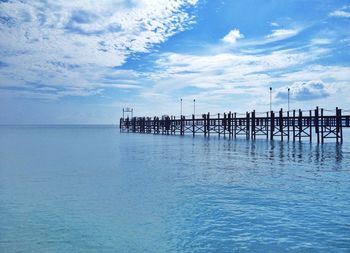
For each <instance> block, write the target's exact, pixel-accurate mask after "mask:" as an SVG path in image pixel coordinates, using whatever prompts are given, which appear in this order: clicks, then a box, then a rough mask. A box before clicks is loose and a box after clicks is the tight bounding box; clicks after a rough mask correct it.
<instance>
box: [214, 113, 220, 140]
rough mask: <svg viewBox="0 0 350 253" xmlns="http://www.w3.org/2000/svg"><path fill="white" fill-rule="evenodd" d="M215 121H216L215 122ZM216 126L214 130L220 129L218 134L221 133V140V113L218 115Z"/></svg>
mask: <svg viewBox="0 0 350 253" xmlns="http://www.w3.org/2000/svg"><path fill="white" fill-rule="evenodd" d="M214 121H215V120H214ZM215 125H216V126H215V127H214V128H216V127H217V128H218V133H219V138H220V134H221V126H222V122H220V113H218V123H217V124H215Z"/></svg>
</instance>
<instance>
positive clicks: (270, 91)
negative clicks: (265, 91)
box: [270, 87, 272, 112]
mask: <svg viewBox="0 0 350 253" xmlns="http://www.w3.org/2000/svg"><path fill="white" fill-rule="evenodd" d="M271 111H272V87H270V112H271Z"/></svg>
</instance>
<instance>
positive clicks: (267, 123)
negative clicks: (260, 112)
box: [265, 112, 270, 140]
mask: <svg viewBox="0 0 350 253" xmlns="http://www.w3.org/2000/svg"><path fill="white" fill-rule="evenodd" d="M269 122H270V120H269V112H266V119H265V126H266V139H267V140H268V139H269V131H270V128H269V124H270V123H269Z"/></svg>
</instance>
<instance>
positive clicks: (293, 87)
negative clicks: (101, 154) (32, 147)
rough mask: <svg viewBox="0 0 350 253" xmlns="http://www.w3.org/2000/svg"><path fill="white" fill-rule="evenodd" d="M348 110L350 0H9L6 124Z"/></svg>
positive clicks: (0, 2) (2, 86)
mask: <svg viewBox="0 0 350 253" xmlns="http://www.w3.org/2000/svg"><path fill="white" fill-rule="evenodd" d="M269 87H272V109H273V110H279V109H280V108H283V109H284V110H287V106H288V102H287V100H288V99H287V98H288V95H287V90H288V88H290V109H299V108H301V109H314V108H315V107H316V106H320V107H323V108H325V109H334V108H335V107H340V108H343V109H347V110H348V109H350V1H349V0H348V1H345V0H283V1H281V0H264V1H262V0H230V1H220V0H167V1H165V0H114V1H112V0H95V1H93V0H76V1H68V0H67V1H65V0H55V1H51V0H46V1H26V0H21V1H15V0H0V124H116V123H118V122H119V118H120V117H121V115H122V108H124V107H132V108H133V109H134V115H136V116H155V115H158V116H161V115H180V110H181V109H180V99H182V101H183V114H184V115H190V114H192V113H193V112H194V108H193V100H194V99H195V101H196V109H195V110H196V114H201V113H206V112H211V113H218V112H221V113H223V112H228V111H232V112H241V113H243V112H246V111H252V110H254V109H255V110H256V111H258V112H265V111H268V110H269V108H270V101H269V96H270V94H269Z"/></svg>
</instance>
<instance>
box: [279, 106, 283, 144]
mask: <svg viewBox="0 0 350 253" xmlns="http://www.w3.org/2000/svg"><path fill="white" fill-rule="evenodd" d="M279 130H280V134H281V141H283V135H284V130H283V109H282V108H281V110H280V112H279Z"/></svg>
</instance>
